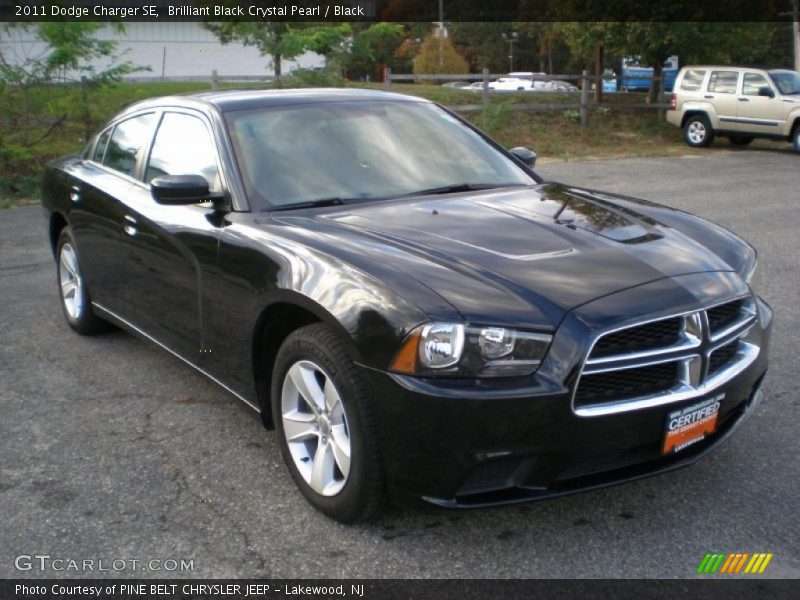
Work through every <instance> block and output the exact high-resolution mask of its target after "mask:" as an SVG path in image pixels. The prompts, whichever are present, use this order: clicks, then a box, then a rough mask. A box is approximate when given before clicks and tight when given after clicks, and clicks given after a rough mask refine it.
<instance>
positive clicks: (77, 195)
mask: <svg viewBox="0 0 800 600" xmlns="http://www.w3.org/2000/svg"><path fill="white" fill-rule="evenodd" d="M69 199H70V200H72V201H73V202H80V201H81V188H79V187H78V186H77V185H73V186H72V187H70V188H69Z"/></svg>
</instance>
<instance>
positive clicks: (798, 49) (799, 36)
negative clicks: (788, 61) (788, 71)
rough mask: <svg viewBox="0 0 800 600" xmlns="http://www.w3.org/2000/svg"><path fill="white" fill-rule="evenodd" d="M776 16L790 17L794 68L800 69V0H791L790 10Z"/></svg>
mask: <svg viewBox="0 0 800 600" xmlns="http://www.w3.org/2000/svg"><path fill="white" fill-rule="evenodd" d="M778 16H779V17H791V18H792V41H793V43H794V70H795V71H800V0H792V12H790V13H788V12H785V13H778Z"/></svg>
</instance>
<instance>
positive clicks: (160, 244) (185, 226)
mask: <svg viewBox="0 0 800 600" xmlns="http://www.w3.org/2000/svg"><path fill="white" fill-rule="evenodd" d="M190 174H191V175H202V176H204V177H205V178H206V179H207V180H208V182H209V188H210V190H211V192H212V193H219V192H221V191H222V189H223V186H222V182H221V177H220V170H219V161H218V158H217V150H216V144H215V143H214V137H213V134H212V133H211V130H210V127H209V126H208V123H207V121H206V120H205V117H204V116H203V115H201V114H200V113H194V112H193V111H189V110H178V109H175V110H170V109H167V110H165V112H164V113H163V116H162V118H161V121H160V123H159V125H158V129H157V131H156V134H155V138H154V140H153V143H152V149H151V150H150V153H149V157H148V159H147V164H146V165H144V166H143V168H142V174H141V180H140V181H139V182H138V184H137V185H136V189H135V191H134V193H133V194H131V196H129V198H130V201H129V202H128V203H127V207H126V208H127V212H126V219H127V220H128V222H129V229H128V231H127V232H126V235H125V236H124V239H123V248H124V251H125V256H126V260H127V266H126V269H127V271H128V273H129V274H130V286H131V290H132V296H133V303H134V305H135V314H136V325H137V326H138V327H139V328H140V329H142V330H144V331H145V332H147V333H148V334H149V335H151V336H153V337H155V338H156V339H158V340H159V341H160V342H162V343H163V344H164V345H166V346H168V347H169V348H170V349H171V350H173V351H175V352H177V353H178V354H180V355H181V356H183V357H184V358H186V359H187V360H189V361H190V362H192V363H194V364H197V365H200V364H203V363H204V362H206V361H205V360H204V357H206V356H207V355H208V354H209V350H210V348H207V347H206V342H205V327H204V320H205V319H204V306H205V299H204V288H205V287H207V286H208V283H207V282H208V280H209V279H210V278H213V277H214V276H215V273H216V261H217V245H218V235H217V232H218V231H219V229H220V228H221V226H222V223H221V222H220V220H219V219H218V218H216V217H217V216H218V215H217V213H215V211H214V209H213V207H212V206H211V205H210V203H201V204H196V205H189V206H166V205H161V204H158V203H156V202H155V200H154V199H153V198H152V195H151V191H150V181H151V180H152V179H154V178H155V177H158V176H161V175H190Z"/></svg>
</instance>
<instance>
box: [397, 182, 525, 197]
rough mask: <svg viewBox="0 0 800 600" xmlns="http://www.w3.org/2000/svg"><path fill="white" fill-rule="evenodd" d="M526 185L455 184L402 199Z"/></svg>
mask: <svg viewBox="0 0 800 600" xmlns="http://www.w3.org/2000/svg"><path fill="white" fill-rule="evenodd" d="M524 185H525V184H524V183H455V184H453V185H445V186H442V187H435V188H430V189H427V190H419V191H418V192H410V193H408V194H403V195H402V197H408V196H428V195H431V196H433V195H436V194H455V193H457V192H474V191H477V190H492V189H496V188H504V187H521V186H524Z"/></svg>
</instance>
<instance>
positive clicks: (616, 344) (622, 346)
mask: <svg viewBox="0 0 800 600" xmlns="http://www.w3.org/2000/svg"><path fill="white" fill-rule="evenodd" d="M682 322H683V319H682V318H681V317H676V318H673V319H664V320H663V321H655V322H653V323H646V324H645V325H639V326H636V327H630V328H628V329H623V330H622V331H617V332H615V333H610V334H608V335H605V336H603V337H601V338H600V339H599V340H597V343H596V344H595V346H594V349H593V350H592V355H591V357H590V358H602V357H605V356H612V355H614V354H631V353H633V352H642V351H645V350H656V349H658V348H665V347H668V346H673V345H675V344H677V343H678V342H679V341H680V334H681V325H682Z"/></svg>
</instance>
